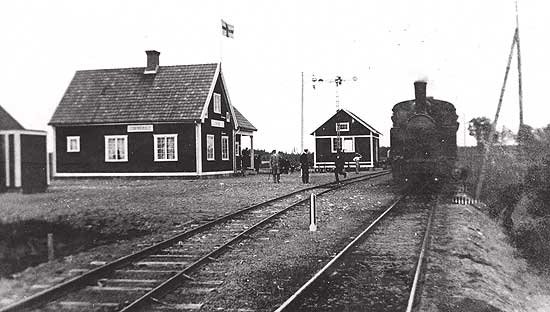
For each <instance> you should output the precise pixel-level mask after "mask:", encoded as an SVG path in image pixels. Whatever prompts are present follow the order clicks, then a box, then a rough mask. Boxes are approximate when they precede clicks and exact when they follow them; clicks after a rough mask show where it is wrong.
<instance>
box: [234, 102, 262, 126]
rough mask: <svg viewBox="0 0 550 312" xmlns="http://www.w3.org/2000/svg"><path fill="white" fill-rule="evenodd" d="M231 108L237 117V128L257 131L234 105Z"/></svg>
mask: <svg viewBox="0 0 550 312" xmlns="http://www.w3.org/2000/svg"><path fill="white" fill-rule="evenodd" d="M233 109H234V110H235V117H236V119H237V125H238V127H239V129H243V130H250V131H258V129H256V127H254V125H252V123H251V122H250V121H248V119H246V118H245V117H244V116H243V114H241V112H239V111H238V110H237V108H236V107H235V106H233Z"/></svg>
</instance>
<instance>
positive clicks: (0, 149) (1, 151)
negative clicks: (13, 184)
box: [0, 135, 7, 192]
mask: <svg viewBox="0 0 550 312" xmlns="http://www.w3.org/2000/svg"><path fill="white" fill-rule="evenodd" d="M5 137H6V136H5V135H0V192H4V191H6V152H7V150H6V147H7V145H6V142H5Z"/></svg>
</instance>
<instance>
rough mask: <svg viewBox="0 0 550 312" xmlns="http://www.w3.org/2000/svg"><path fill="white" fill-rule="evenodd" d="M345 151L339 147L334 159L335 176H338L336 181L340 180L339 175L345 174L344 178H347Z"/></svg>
mask: <svg viewBox="0 0 550 312" xmlns="http://www.w3.org/2000/svg"><path fill="white" fill-rule="evenodd" d="M344 164H345V161H344V153H342V150H341V149H338V152H336V159H335V161H334V167H335V168H334V177H335V178H336V182H340V177H339V175H343V176H344V179H345V178H346V172H345V171H344Z"/></svg>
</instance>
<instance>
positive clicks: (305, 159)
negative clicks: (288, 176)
mask: <svg viewBox="0 0 550 312" xmlns="http://www.w3.org/2000/svg"><path fill="white" fill-rule="evenodd" d="M300 167H301V168H302V183H309V155H308V152H307V148H306V149H304V152H303V153H302V155H300Z"/></svg>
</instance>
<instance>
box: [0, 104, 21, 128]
mask: <svg viewBox="0 0 550 312" xmlns="http://www.w3.org/2000/svg"><path fill="white" fill-rule="evenodd" d="M0 130H25V128H23V126H22V125H21V124H20V123H19V122H17V120H15V118H13V117H12V116H11V115H10V114H9V113H8V112H6V110H4V109H3V108H2V106H0Z"/></svg>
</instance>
